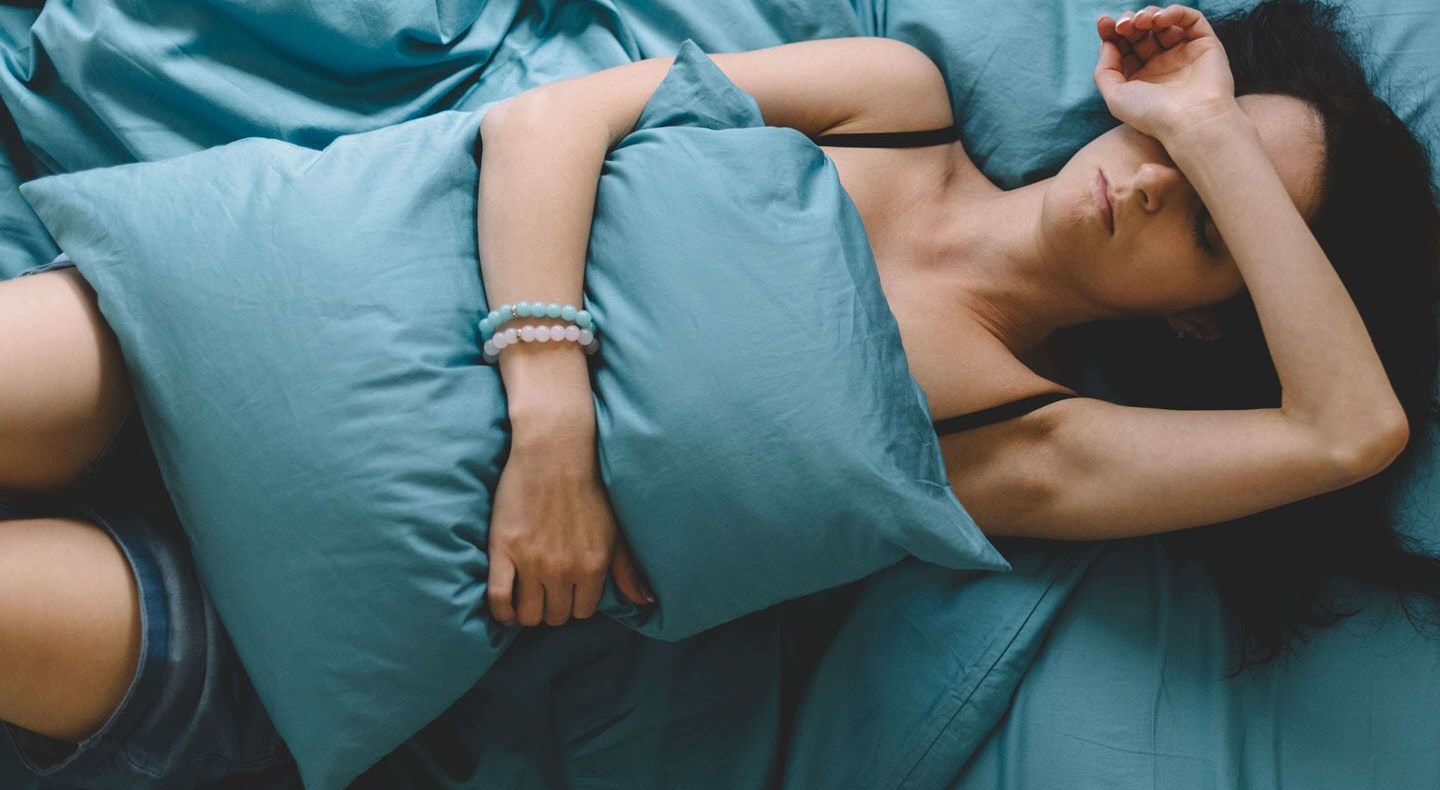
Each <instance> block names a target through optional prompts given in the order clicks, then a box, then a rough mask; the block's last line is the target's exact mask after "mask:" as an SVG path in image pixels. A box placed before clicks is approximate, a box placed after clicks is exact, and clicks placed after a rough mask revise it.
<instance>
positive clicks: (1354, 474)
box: [1335, 412, 1410, 482]
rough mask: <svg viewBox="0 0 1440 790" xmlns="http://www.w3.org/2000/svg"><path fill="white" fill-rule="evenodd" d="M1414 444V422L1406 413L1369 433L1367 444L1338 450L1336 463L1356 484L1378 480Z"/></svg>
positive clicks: (1345, 446) (1357, 443) (1366, 437)
mask: <svg viewBox="0 0 1440 790" xmlns="http://www.w3.org/2000/svg"><path fill="white" fill-rule="evenodd" d="M1409 443H1410V423H1409V422H1408V421H1407V420H1406V418H1405V414H1404V412H1400V413H1399V414H1398V416H1393V417H1391V419H1390V420H1388V421H1387V422H1385V423H1384V424H1383V425H1382V426H1381V427H1379V428H1376V429H1375V430H1372V431H1370V432H1369V433H1367V434H1366V436H1365V439H1364V441H1359V442H1354V443H1351V444H1347V445H1343V446H1341V447H1339V448H1337V450H1336V453H1335V459H1336V464H1337V465H1338V466H1339V468H1340V469H1341V471H1342V473H1343V474H1344V475H1345V476H1346V477H1347V478H1349V479H1351V480H1352V481H1353V482H1359V481H1361V480H1364V479H1366V478H1370V477H1374V476H1375V475H1378V474H1380V473H1381V472H1383V471H1384V470H1385V469H1386V468H1388V467H1389V466H1390V465H1391V464H1392V463H1394V462H1395V459H1397V458H1399V457H1400V454H1401V453H1403V452H1404V451H1405V447H1406V446H1407V445H1408V444H1409Z"/></svg>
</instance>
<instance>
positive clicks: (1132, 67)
mask: <svg viewBox="0 0 1440 790" xmlns="http://www.w3.org/2000/svg"><path fill="white" fill-rule="evenodd" d="M1144 66H1145V64H1144V63H1142V62H1141V61H1140V59H1139V58H1137V57H1135V55H1134V54H1130V55H1126V56H1124V57H1122V58H1120V70H1121V72H1122V73H1124V75H1125V79H1127V80H1128V79H1130V77H1131V76H1133V75H1134V74H1135V72H1137V71H1139V70H1140V69H1142V68H1144Z"/></svg>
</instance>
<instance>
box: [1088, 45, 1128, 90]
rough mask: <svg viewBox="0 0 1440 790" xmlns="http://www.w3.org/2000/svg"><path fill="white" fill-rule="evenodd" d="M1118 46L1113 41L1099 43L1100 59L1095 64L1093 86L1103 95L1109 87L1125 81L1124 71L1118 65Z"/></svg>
mask: <svg viewBox="0 0 1440 790" xmlns="http://www.w3.org/2000/svg"><path fill="white" fill-rule="evenodd" d="M1120 57H1121V56H1120V48H1119V47H1118V46H1116V44H1115V42H1114V41H1104V42H1101V44H1100V61H1099V62H1098V63H1096V64H1095V87H1097V88H1099V89H1100V94H1101V95H1102V96H1103V95H1104V94H1105V92H1106V91H1108V90H1109V89H1110V88H1112V87H1114V86H1116V85H1120V84H1123V83H1124V82H1125V73H1124V71H1123V70H1122V67H1121V65H1120Z"/></svg>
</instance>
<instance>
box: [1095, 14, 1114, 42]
mask: <svg viewBox="0 0 1440 790" xmlns="http://www.w3.org/2000/svg"><path fill="white" fill-rule="evenodd" d="M1095 31H1096V32H1097V33H1099V34H1100V40H1101V41H1105V40H1108V39H1112V38H1115V36H1116V33H1115V20H1114V19H1113V18H1111V16H1110V15H1109V14H1101V15H1100V18H1099V19H1096V20H1095Z"/></svg>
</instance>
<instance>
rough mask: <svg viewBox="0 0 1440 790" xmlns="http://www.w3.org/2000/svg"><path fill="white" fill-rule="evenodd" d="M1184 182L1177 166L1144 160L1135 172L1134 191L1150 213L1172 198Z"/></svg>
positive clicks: (1162, 207)
mask: <svg viewBox="0 0 1440 790" xmlns="http://www.w3.org/2000/svg"><path fill="white" fill-rule="evenodd" d="M1184 184H1185V176H1184V175H1182V174H1181V173H1180V169H1179V168H1176V167H1172V166H1170V165H1166V164H1161V163H1159V162H1146V163H1145V164H1143V165H1140V170H1139V172H1137V173H1136V174H1135V191H1136V192H1137V193H1139V196H1140V205H1141V206H1142V207H1143V208H1144V209H1145V210H1146V211H1148V212H1150V213H1152V214H1154V213H1156V212H1158V211H1161V210H1163V209H1164V208H1165V203H1166V201H1169V200H1173V199H1174V198H1175V195H1176V193H1178V192H1179V191H1181V189H1183V187H1184Z"/></svg>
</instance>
